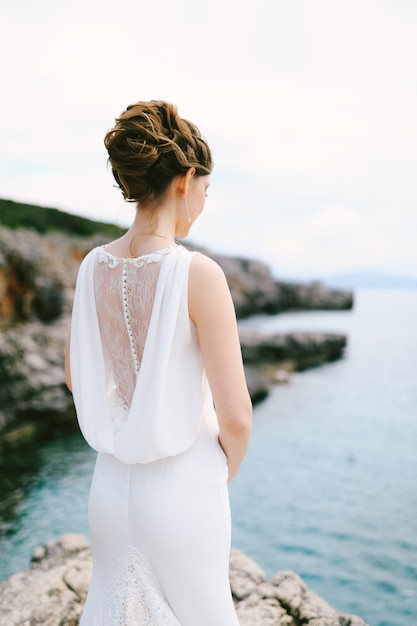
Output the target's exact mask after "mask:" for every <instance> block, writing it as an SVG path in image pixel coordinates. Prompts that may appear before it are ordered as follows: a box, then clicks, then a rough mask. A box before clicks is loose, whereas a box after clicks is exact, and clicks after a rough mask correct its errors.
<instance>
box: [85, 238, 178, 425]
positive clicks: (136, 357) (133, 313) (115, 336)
mask: <svg viewBox="0 0 417 626" xmlns="http://www.w3.org/2000/svg"><path fill="white" fill-rule="evenodd" d="M170 250H171V248H164V249H162V250H160V251H158V252H154V253H153V254H148V255H143V256H141V257H137V258H127V259H123V258H118V257H115V256H113V255H112V254H110V253H108V252H107V251H106V250H105V249H104V248H103V249H102V250H101V251H100V253H99V255H98V258H97V260H98V262H97V263H96V266H95V268H94V295H95V301H96V308H97V316H98V320H99V327H100V334H101V340H102V347H103V355H104V360H105V364H106V370H107V373H108V376H111V377H112V378H113V381H112V383H113V389H112V404H113V407H112V416H113V421H114V422H115V425H116V427H117V423H118V421H119V420H122V421H124V420H125V419H126V417H127V415H128V412H129V409H130V406H131V403H132V398H133V394H134V391H135V388H136V381H137V377H138V375H139V372H140V367H141V364H142V358H143V351H144V348H145V343H146V338H147V334H148V329H149V322H150V319H151V314H152V309H153V304H154V299H155V291H156V285H157V281H158V277H159V273H160V269H161V263H162V260H163V258H164V257H165V255H166V254H168V253H169V252H170Z"/></svg>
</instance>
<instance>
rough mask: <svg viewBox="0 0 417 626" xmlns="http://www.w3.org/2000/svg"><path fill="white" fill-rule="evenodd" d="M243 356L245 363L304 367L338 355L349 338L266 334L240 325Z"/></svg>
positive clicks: (319, 335)
mask: <svg viewBox="0 0 417 626" xmlns="http://www.w3.org/2000/svg"><path fill="white" fill-rule="evenodd" d="M239 338H240V343H241V346H242V355H243V360H244V362H245V363H246V364H251V365H253V364H259V363H261V364H262V363H274V364H279V363H286V364H287V369H288V368H289V369H290V370H297V371H302V370H304V369H307V368H308V367H313V366H316V365H321V364H322V363H326V362H328V361H334V360H336V359H339V358H340V357H341V356H342V355H343V350H344V349H345V347H346V344H347V339H346V336H345V335H339V334H334V333H316V332H315V333H306V332H304V333H301V332H296V333H276V334H270V335H267V334H264V333H260V332H257V331H253V330H251V329H248V328H242V327H241V328H239Z"/></svg>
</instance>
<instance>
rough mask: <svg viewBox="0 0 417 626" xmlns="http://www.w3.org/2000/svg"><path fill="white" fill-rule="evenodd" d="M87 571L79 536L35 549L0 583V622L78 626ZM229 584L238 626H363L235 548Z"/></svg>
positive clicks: (87, 550) (295, 579) (290, 576)
mask: <svg viewBox="0 0 417 626" xmlns="http://www.w3.org/2000/svg"><path fill="white" fill-rule="evenodd" d="M91 569H92V552H91V547H90V546H89V544H88V542H87V540H86V538H85V537H83V536H82V535H63V536H62V537H61V538H60V539H59V540H58V541H53V542H50V543H48V544H47V545H46V546H40V547H38V548H36V549H35V551H34V553H33V557H32V562H31V566H30V568H29V569H28V570H26V571H24V572H21V573H19V574H14V575H13V576H11V577H10V578H8V579H7V580H6V581H4V582H2V583H0V624H4V625H6V624H7V626H18V625H28V626H29V625H30V626H38V625H39V626H40V625H41V624H42V626H77V625H78V623H79V619H80V615H81V612H82V607H83V604H84V601H85V597H86V594H87V590H88V584H89V580H90V577H91ZM230 584H231V589H232V594H233V598H234V602H235V606H236V611H237V614H238V618H239V622H240V624H241V626H301V625H303V626H308V625H310V626H366V624H365V622H364V621H363V620H362V619H360V618H359V617H356V616H354V615H346V614H342V613H340V612H339V611H337V610H336V609H333V608H332V607H331V606H330V605H329V604H327V602H325V600H323V599H322V598H320V597H319V596H318V595H317V594H315V593H314V592H312V591H311V590H309V589H308V588H307V586H306V585H305V583H304V582H303V581H302V580H301V578H300V577H299V576H297V575H296V574H294V573H293V572H278V573H277V574H275V575H274V576H273V577H272V579H271V580H270V581H266V579H265V575H264V573H263V571H262V570H261V568H260V567H259V566H258V565H257V564H256V563H254V561H252V560H251V559H249V558H248V557H247V556H245V555H244V554H243V553H241V552H239V551H238V550H232V553H231V557H230Z"/></svg>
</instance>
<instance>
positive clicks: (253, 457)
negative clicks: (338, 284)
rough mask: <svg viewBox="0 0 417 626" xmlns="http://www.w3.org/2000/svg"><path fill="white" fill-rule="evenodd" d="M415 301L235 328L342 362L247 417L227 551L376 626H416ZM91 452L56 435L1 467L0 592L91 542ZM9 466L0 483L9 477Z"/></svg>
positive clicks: (383, 301) (380, 298) (358, 302)
mask: <svg viewBox="0 0 417 626" xmlns="http://www.w3.org/2000/svg"><path fill="white" fill-rule="evenodd" d="M416 319H417V291H412V290H410V291H390V292H385V291H360V292H358V293H357V294H356V296H355V307H354V310H353V311H348V312H314V313H294V314H284V315H279V316H273V317H258V318H253V319H251V320H248V321H246V322H244V324H245V325H249V326H252V327H255V328H259V329H261V330H264V331H266V332H275V331H276V332H286V331H295V330H305V331H309V330H313V331H314V330H317V331H318V330H320V331H334V332H342V333H345V334H347V336H348V347H347V349H346V352H345V355H344V358H343V359H341V360H339V361H336V362H334V363H331V364H328V365H324V366H322V367H319V368H316V369H312V370H309V371H307V372H303V373H300V374H293V375H292V376H291V379H290V382H289V383H287V384H285V385H278V386H276V387H275V388H274V389H273V390H272V392H271V394H270V396H269V397H268V398H267V399H266V401H265V402H263V403H262V404H261V405H259V406H258V407H256V409H255V413H254V428H253V436H252V441H251V445H250V448H249V451H248V454H247V457H246V459H245V461H244V463H243V465H242V468H241V470H240V473H239V475H238V477H237V478H236V479H235V480H234V481H233V482H232V483H231V485H230V497H231V505H232V514H233V540H232V542H233V546H235V547H237V548H239V549H241V550H243V551H244V552H245V553H246V554H248V555H249V556H250V557H252V558H253V559H255V560H256V561H257V562H258V563H259V564H260V565H261V567H262V568H263V569H264V570H265V573H266V575H267V576H271V575H272V574H273V573H274V572H275V571H277V570H286V569H291V570H293V571H295V572H297V573H298V574H299V575H301V576H302V577H303V578H304V580H305V581H306V583H307V584H308V585H309V587H310V588H311V589H313V590H314V591H316V592H317V593H319V594H320V595H322V596H323V597H324V598H325V599H326V600H327V601H328V602H329V603H330V604H331V605H333V606H335V607H336V608H338V609H339V610H341V611H344V612H351V613H356V614H358V615H360V616H361V617H362V618H363V619H365V620H366V621H367V622H368V623H369V624H370V625H371V626H413V625H414V624H417V333H416V331H415V324H416ZM93 464H94V453H92V452H91V451H90V450H89V449H88V447H87V446H86V445H85V444H84V442H83V441H82V440H81V437H80V436H79V435H78V434H65V436H62V437H53V438H51V439H50V440H49V441H43V442H42V443H39V444H37V445H36V446H34V445H33V444H32V443H31V444H30V445H29V447H28V448H24V449H21V448H17V449H14V450H12V453H11V454H10V456H9V458H3V459H2V479H1V480H0V488H1V490H2V503H1V506H0V579H3V578H5V577H7V576H8V575H10V574H11V573H13V572H16V571H19V570H21V569H24V568H25V567H27V564H28V560H29V557H30V554H31V551H32V550H33V548H34V547H35V546H36V545H38V544H41V543H45V542H47V541H49V540H50V539H53V538H57V537H58V536H59V535H60V534H62V533H64V532H81V533H85V534H88V527H87V497H88V489H89V481H90V477H91V472H92V469H93ZM5 465H6V466H7V467H8V473H7V472H6V473H5Z"/></svg>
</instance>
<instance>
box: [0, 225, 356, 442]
mask: <svg viewBox="0 0 417 626" xmlns="http://www.w3.org/2000/svg"><path fill="white" fill-rule="evenodd" d="M102 243H104V239H103V237H102V236H99V235H97V236H95V237H93V238H74V237H71V236H68V235H65V234H63V233H51V234H47V235H40V234H38V233H35V232H31V231H24V230H10V229H8V228H4V227H0V431H4V430H5V429H8V428H14V427H15V426H16V425H18V423H19V420H21V416H22V415H26V416H28V415H29V414H31V415H32V416H35V414H36V416H37V417H40V416H41V414H45V413H48V414H51V413H52V412H54V413H58V412H61V413H62V412H67V411H68V410H69V409H71V407H72V398H71V395H70V394H69V392H68V390H67V389H66V386H65V382H64V353H65V343H66V338H67V333H68V327H69V315H70V311H71V307H72V301H73V296H74V286H75V280H76V275H77V271H78V266H79V263H80V261H81V259H82V258H83V257H84V256H85V254H86V253H87V252H88V251H89V250H90V249H91V248H93V247H94V246H97V245H100V244H102ZM189 247H191V248H195V246H189ZM204 252H206V251H204ZM208 254H210V253H208ZM210 256H212V257H213V258H214V259H216V260H217V261H218V262H219V263H220V265H222V267H223V268H224V270H225V272H226V275H227V279H228V281H229V284H230V288H231V292H232V296H233V299H234V302H235V306H236V311H237V315H238V316H239V317H244V316H247V315H249V314H251V313H259V312H269V313H274V312H277V311H280V310H287V309H288V308H293V309H297V308H300V307H305V308H317V307H320V306H322V307H325V308H330V307H332V306H334V307H335V308H343V307H348V306H351V294H350V300H349V294H348V293H347V292H343V294H342V295H340V294H341V293H342V292H334V291H331V290H326V289H325V288H324V287H323V286H321V285H319V284H318V283H317V284H315V285H314V286H311V285H310V286H305V285H304V286H303V285H296V284H291V285H290V284H289V283H286V284H284V283H278V282H277V281H276V280H275V279H274V278H273V277H272V275H271V271H270V269H269V268H268V266H267V265H265V264H264V263H260V262H258V261H254V260H251V259H243V258H238V257H226V256H220V255H213V254H210ZM349 303H350V304H349ZM343 341H344V340H342V339H340V338H337V337H336V336H333V337H331V336H329V335H320V336H319V335H318V334H314V335H312V334H304V335H302V334H301V333H297V334H296V335H273V336H272V337H266V336H260V335H256V334H254V333H252V334H250V333H248V331H242V350H243V355H244V361H245V369H246V374H247V377H248V386H249V390H250V394H251V397H252V400H253V403H254V404H256V403H258V402H260V401H261V400H263V399H264V398H265V397H266V396H267V395H268V393H269V388H270V386H271V385H272V384H274V383H276V382H277V374H276V372H277V369H278V368H279V369H280V370H282V371H285V370H289V371H292V370H294V369H297V370H302V369H305V368H306V367H312V366H315V365H319V364H321V363H324V362H325V361H327V360H333V359H334V358H338V357H339V356H340V355H341V352H342V349H343V348H342V344H343ZM265 365H267V367H265ZM281 379H282V376H281Z"/></svg>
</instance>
